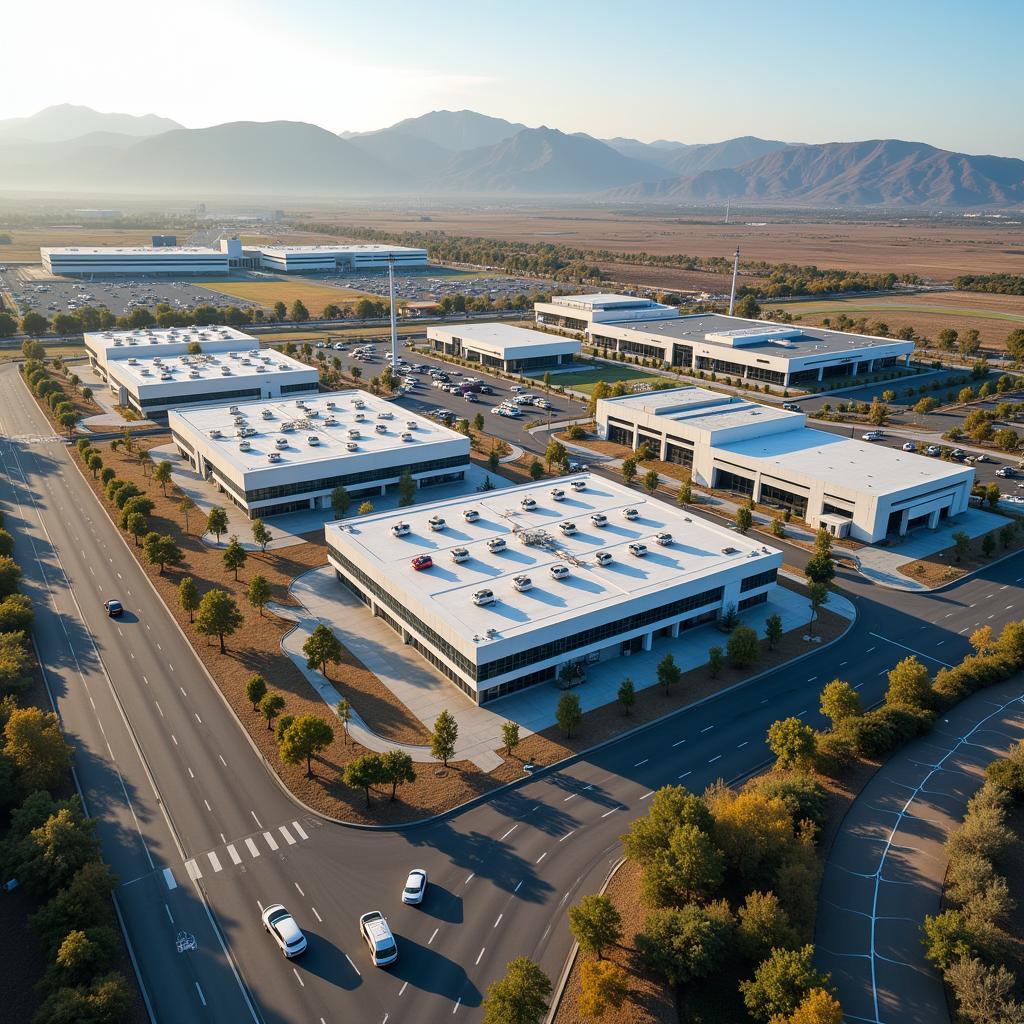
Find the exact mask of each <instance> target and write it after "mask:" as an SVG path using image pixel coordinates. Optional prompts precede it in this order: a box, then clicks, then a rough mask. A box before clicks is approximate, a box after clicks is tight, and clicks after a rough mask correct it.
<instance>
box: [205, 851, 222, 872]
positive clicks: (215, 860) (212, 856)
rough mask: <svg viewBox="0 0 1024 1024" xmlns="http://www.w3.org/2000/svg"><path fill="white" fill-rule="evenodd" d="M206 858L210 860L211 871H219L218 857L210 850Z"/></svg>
mask: <svg viewBox="0 0 1024 1024" xmlns="http://www.w3.org/2000/svg"><path fill="white" fill-rule="evenodd" d="M206 856H207V857H209V858H210V864H211V865H212V866H213V870H214V871H215V872H216V871H220V870H221V866H220V857H218V856H217V854H215V853H214V852H213V851H212V850H211V851H210V852H209V853H208V854H207V855H206Z"/></svg>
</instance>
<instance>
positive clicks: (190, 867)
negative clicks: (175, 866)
mask: <svg viewBox="0 0 1024 1024" xmlns="http://www.w3.org/2000/svg"><path fill="white" fill-rule="evenodd" d="M185 870H186V871H187V872H188V877H189V878H191V879H192V881H193V882H196V881H198V880H199V879H200V878H202V877H203V873H202V871H200V870H199V865H198V864H197V863H196V862H195V861H194V860H187V861H185Z"/></svg>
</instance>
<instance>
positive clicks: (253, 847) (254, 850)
mask: <svg viewBox="0 0 1024 1024" xmlns="http://www.w3.org/2000/svg"><path fill="white" fill-rule="evenodd" d="M245 845H246V846H248V847H249V852H250V853H251V854H252V855H253V856H254V857H258V856H259V855H260V851H259V848H258V847H257V846H256V844H255V843H254V842H253V841H252V840H251V839H246V841H245Z"/></svg>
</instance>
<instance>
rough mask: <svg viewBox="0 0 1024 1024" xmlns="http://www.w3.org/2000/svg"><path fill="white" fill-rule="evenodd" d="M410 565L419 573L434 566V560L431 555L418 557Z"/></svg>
mask: <svg viewBox="0 0 1024 1024" xmlns="http://www.w3.org/2000/svg"><path fill="white" fill-rule="evenodd" d="M409 564H410V565H411V566H412V567H413V568H414V569H415V570H416V571H417V572H419V571H420V570H422V569H429V568H430V567H431V566H432V565H433V564H434V560H433V558H431V557H430V555H417V556H416V557H415V558H414V559H413V560H412V561H411V562H410V563H409Z"/></svg>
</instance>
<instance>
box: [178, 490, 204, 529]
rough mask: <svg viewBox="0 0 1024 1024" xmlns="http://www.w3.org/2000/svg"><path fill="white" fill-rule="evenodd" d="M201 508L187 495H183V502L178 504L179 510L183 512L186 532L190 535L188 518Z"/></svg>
mask: <svg viewBox="0 0 1024 1024" xmlns="http://www.w3.org/2000/svg"><path fill="white" fill-rule="evenodd" d="M198 507H199V506H198V505H196V503H195V502H194V501H193V500H192V499H191V498H190V497H189V496H188V495H187V494H183V495H182V496H181V500H180V501H179V502H178V508H179V509H180V511H181V514H182V516H183V517H184V519H185V532H186V533H188V517H189V516H190V515H191V514H192V513H193V512H194V511H195V510H196V509H197V508H198Z"/></svg>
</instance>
